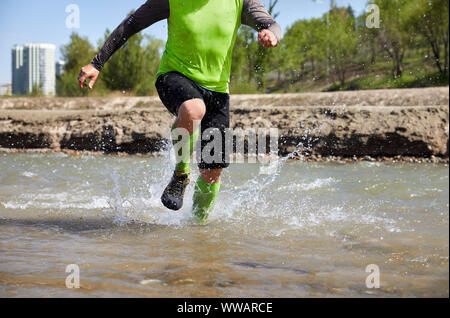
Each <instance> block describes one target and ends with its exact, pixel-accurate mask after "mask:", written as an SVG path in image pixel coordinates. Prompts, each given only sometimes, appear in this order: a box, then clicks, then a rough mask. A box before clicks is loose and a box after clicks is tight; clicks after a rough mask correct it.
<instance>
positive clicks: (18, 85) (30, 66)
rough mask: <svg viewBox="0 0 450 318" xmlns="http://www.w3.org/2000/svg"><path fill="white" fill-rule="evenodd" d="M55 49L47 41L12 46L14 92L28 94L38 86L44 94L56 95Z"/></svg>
mask: <svg viewBox="0 0 450 318" xmlns="http://www.w3.org/2000/svg"><path fill="white" fill-rule="evenodd" d="M55 50H56V47H55V45H53V44H46V43H33V44H26V45H24V46H14V47H13V48H12V83H13V94H23V95H26V94H29V93H31V92H32V91H33V89H35V88H37V89H39V90H40V91H42V93H43V94H44V95H55Z"/></svg>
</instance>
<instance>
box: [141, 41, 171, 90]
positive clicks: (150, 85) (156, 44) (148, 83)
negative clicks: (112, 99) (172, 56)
mask: <svg viewBox="0 0 450 318" xmlns="http://www.w3.org/2000/svg"><path fill="white" fill-rule="evenodd" d="M144 39H145V41H146V42H147V44H146V45H144V47H143V49H144V60H143V64H142V72H143V75H142V78H141V81H140V82H138V83H137V86H136V95H138V96H147V95H153V94H154V93H155V90H156V89H155V85H154V83H155V80H156V78H155V76H156V73H157V72H158V69H159V62H160V61H161V51H162V49H163V48H164V42H163V41H162V40H158V39H155V38H153V37H151V36H149V35H145V36H144Z"/></svg>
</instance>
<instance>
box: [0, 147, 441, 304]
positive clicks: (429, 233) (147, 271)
mask: <svg viewBox="0 0 450 318" xmlns="http://www.w3.org/2000/svg"><path fill="white" fill-rule="evenodd" d="M0 156H1V160H0V171H2V174H1V175H0V240H1V242H2V249H1V252H0V253H1V259H2V262H1V263H0V273H1V275H0V286H1V289H0V290H2V291H1V292H0V295H2V296H23V295H27V296H42V295H47V294H48V293H49V292H51V293H52V295H59V296H62V297H65V296H74V294H73V293H88V294H87V295H88V296H119V297H121V296H129V295H134V296H160V297H161V296H163V297H164V296H174V295H175V296H180V297H184V296H199V297H202V296H208V297H211V296H249V297H251V296H263V297H264V296H277V297H278V296H285V297H298V296H331V295H338V296H365V295H366V296H371V295H378V296H387V297H389V296H448V225H449V223H448V207H449V199H448V188H449V187H448V181H449V179H448V177H449V176H448V175H449V174H448V168H447V167H444V166H443V165H432V164H421V165H413V164H385V163H376V164H375V163H371V162H361V163H355V164H348V165H341V164H331V163H305V162H288V158H282V159H280V160H279V162H278V164H277V167H276V173H274V174H269V175H265V174H260V171H261V166H260V165H259V164H232V165H231V167H230V168H229V169H227V170H226V171H225V172H224V175H223V181H222V184H223V186H222V190H221V193H220V195H219V197H218V200H217V203H216V206H215V209H214V211H213V212H212V213H211V216H210V219H209V222H208V224H207V225H206V226H196V225H194V224H193V223H192V222H191V221H190V220H191V208H192V194H193V185H191V186H190V187H189V188H188V190H187V193H186V200H185V201H186V202H185V206H184V207H183V209H182V210H181V211H178V212H173V211H169V210H167V209H165V208H164V207H163V206H162V204H161V203H160V196H161V193H162V191H163V189H164V187H165V186H166V184H167V182H168V181H169V179H170V177H171V174H172V169H173V166H174V158H173V157H172V154H171V153H170V152H166V153H165V154H164V155H163V156H162V157H157V158H144V157H113V156H91V155H83V156H79V157H71V156H67V155H64V154H40V155H37V154H4V155H0ZM197 176H198V172H197V171H196V169H193V176H192V180H195V179H196V177H197ZM67 264H79V265H80V269H81V273H82V280H81V285H82V287H83V288H84V289H83V288H82V289H80V290H78V291H73V290H67V289H66V288H65V287H64V279H65V266H66V265H67ZM369 264H377V265H378V266H379V267H380V269H381V271H382V281H381V288H380V289H379V290H368V289H367V288H366V286H365V277H366V273H365V268H366V266H367V265H369ZM30 273H31V274H30ZM30 275H31V276H30Z"/></svg>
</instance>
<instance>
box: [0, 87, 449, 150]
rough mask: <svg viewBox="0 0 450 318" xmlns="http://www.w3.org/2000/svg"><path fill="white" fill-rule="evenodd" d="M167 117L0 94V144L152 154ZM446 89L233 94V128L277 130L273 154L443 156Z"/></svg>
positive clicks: (107, 103)
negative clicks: (276, 147)
mask: <svg viewBox="0 0 450 318" xmlns="http://www.w3.org/2000/svg"><path fill="white" fill-rule="evenodd" d="M172 120H173V118H172V116H171V115H170V114H169V113H168V112H167V111H166V110H165V108H164V107H163V105H162V104H161V103H160V101H159V99H158V98H156V97H129V98H126V97H120V98H109V99H108V98H3V99H0V147H1V148H9V149H52V150H60V149H62V150H75V151H78V150H87V151H104V152H109V153H115V152H122V153H141V154H145V153H154V152H158V151H160V150H162V149H163V148H164V145H165V144H166V141H167V136H168V127H169V126H170V124H171V122H172ZM448 125H449V90H448V87H443V88H425V89H405V90H376V91H358V92H337V93H307V94H283V95H235V96H232V99H231V126H232V127H233V128H243V129H246V128H270V127H273V128H278V133H279V152H280V154H281V155H285V154H288V153H290V152H292V151H295V150H296V149H298V145H299V144H300V143H302V144H303V145H305V146H306V148H307V149H306V150H307V152H308V153H310V154H311V155H312V156H315V157H316V158H319V156H336V157H342V158H352V157H353V156H356V157H360V158H363V157H364V156H371V157H376V158H394V157H396V156H409V157H418V158H423V157H431V156H435V157H440V158H448V144H449V126H448Z"/></svg>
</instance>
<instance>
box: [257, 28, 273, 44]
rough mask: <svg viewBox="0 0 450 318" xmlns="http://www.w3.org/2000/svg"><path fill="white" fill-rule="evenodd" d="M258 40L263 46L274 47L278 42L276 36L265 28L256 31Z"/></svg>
mask: <svg viewBox="0 0 450 318" xmlns="http://www.w3.org/2000/svg"><path fill="white" fill-rule="evenodd" d="M258 41H259V43H261V45H262V46H263V47H265V48H269V47H275V46H277V44H278V39H277V38H276V36H275V34H273V33H272V31H269V30H267V29H264V30H261V31H260V32H259V33H258Z"/></svg>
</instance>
